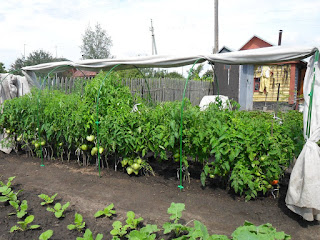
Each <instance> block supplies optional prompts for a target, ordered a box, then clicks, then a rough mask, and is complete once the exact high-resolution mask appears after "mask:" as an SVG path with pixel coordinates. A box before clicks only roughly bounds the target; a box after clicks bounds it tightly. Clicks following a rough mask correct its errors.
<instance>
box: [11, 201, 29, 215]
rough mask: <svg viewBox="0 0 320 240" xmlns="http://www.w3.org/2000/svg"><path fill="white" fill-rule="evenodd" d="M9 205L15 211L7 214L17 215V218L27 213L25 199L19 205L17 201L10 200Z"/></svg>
mask: <svg viewBox="0 0 320 240" xmlns="http://www.w3.org/2000/svg"><path fill="white" fill-rule="evenodd" d="M9 203H10V205H11V206H12V207H13V208H14V209H15V210H16V212H15V213H10V214H9V215H15V214H16V215H17V217H18V218H23V217H24V216H25V215H26V214H27V210H28V203H27V200H23V201H22V203H21V204H20V206H19V201H16V202H15V201H10V202H9Z"/></svg>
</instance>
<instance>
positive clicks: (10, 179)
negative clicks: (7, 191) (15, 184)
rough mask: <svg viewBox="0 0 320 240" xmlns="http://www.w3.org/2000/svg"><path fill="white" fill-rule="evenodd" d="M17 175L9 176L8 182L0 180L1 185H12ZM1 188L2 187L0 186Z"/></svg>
mask: <svg viewBox="0 0 320 240" xmlns="http://www.w3.org/2000/svg"><path fill="white" fill-rule="evenodd" d="M15 178H16V177H15V176H14V177H9V178H8V182H7V183H6V184H4V183H3V182H2V181H0V185H1V187H4V186H7V187H10V186H11V182H12V181H13V180H14V179H15ZM0 189H1V188H0ZM0 192H1V190H0Z"/></svg>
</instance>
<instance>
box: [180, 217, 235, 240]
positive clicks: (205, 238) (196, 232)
mask: <svg viewBox="0 0 320 240" xmlns="http://www.w3.org/2000/svg"><path fill="white" fill-rule="evenodd" d="M188 230H189V232H188V234H186V235H183V236H180V237H178V238H174V239H175V240H184V239H202V240H229V238H228V237H227V236H225V235H216V234H215V235H209V233H208V230H207V227H206V226H205V225H204V224H203V223H201V222H199V221H194V227H193V228H189V229H188Z"/></svg>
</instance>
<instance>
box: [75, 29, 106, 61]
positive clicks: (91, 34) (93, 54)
mask: <svg viewBox="0 0 320 240" xmlns="http://www.w3.org/2000/svg"><path fill="white" fill-rule="evenodd" d="M111 46H112V40H111V37H110V36H108V34H107V32H106V30H104V29H102V28H101V26H100V24H99V23H97V24H96V25H95V28H94V30H92V29H91V27H90V25H89V26H88V27H87V28H86V30H85V33H84V35H83V36H82V45H81V46H80V48H81V54H82V58H83V59H103V58H109V57H111V54H110V47H111Z"/></svg>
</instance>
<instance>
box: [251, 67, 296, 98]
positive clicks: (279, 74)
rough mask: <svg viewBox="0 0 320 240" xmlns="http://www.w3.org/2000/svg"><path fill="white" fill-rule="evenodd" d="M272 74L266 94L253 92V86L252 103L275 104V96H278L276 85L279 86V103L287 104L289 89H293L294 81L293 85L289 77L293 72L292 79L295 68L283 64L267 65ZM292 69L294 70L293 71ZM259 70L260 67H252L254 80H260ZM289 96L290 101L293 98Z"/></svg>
mask: <svg viewBox="0 0 320 240" xmlns="http://www.w3.org/2000/svg"><path fill="white" fill-rule="evenodd" d="M268 66H269V67H270V69H271V72H273V75H272V76H271V78H270V83H269V92H268V94H267V97H266V94H265V92H263V93H260V92H259V91H258V92H256V91H255V86H254V93H253V101H254V102H264V101H267V102H276V101H277V94H278V84H280V95H279V102H288V101H289V96H290V89H291V88H292V87H293V92H294V87H295V81H294V80H295V79H293V85H292V83H291V82H292V81H291V75H292V71H293V78H294V76H295V67H292V66H294V64H283V65H268ZM293 68H294V69H293ZM261 69H262V66H260V65H255V66H254V78H260V76H261ZM293 92H292V94H291V96H292V97H291V98H290V100H291V99H292V100H293V98H294V94H293Z"/></svg>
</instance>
